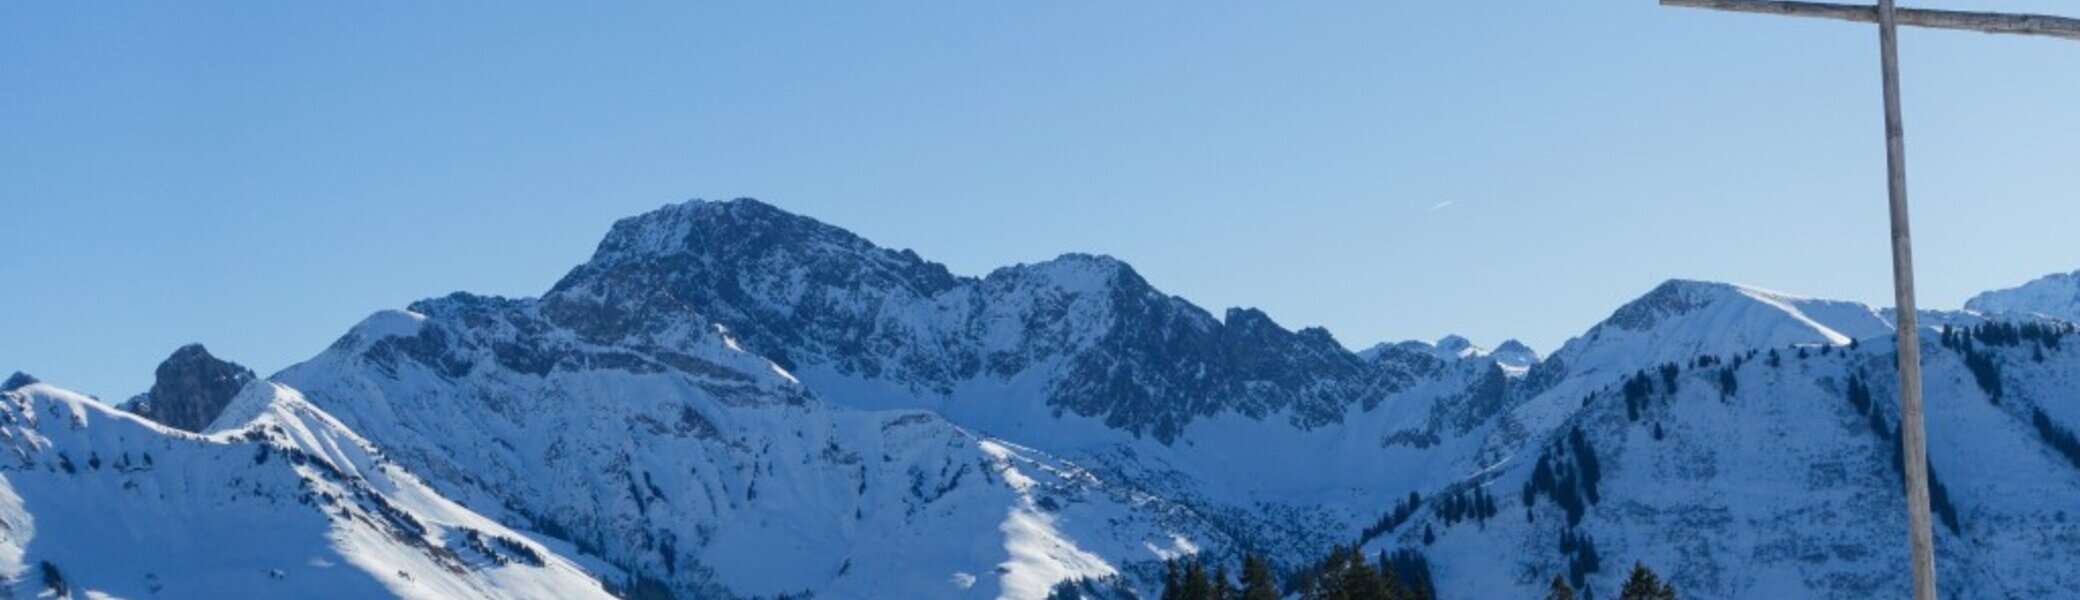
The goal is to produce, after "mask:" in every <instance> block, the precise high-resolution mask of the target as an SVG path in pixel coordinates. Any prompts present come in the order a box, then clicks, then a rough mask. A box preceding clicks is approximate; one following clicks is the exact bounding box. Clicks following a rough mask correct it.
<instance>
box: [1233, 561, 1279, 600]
mask: <svg viewBox="0 0 2080 600" xmlns="http://www.w3.org/2000/svg"><path fill="white" fill-rule="evenodd" d="M1241 597H1242V600H1278V584H1277V582H1275V581H1272V575H1271V564H1270V563H1267V562H1264V558H1263V557H1261V556H1257V555H1256V554H1245V555H1243V556H1242V596H1241Z"/></svg>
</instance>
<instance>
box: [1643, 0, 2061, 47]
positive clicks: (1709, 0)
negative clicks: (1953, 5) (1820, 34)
mask: <svg viewBox="0 0 2080 600" xmlns="http://www.w3.org/2000/svg"><path fill="white" fill-rule="evenodd" d="M1661 5H1662V6H1682V7H1689V8H1709V9H1713V10H1725V11H1733V12H1747V13H1761V14H1768V15H1785V16H1793V17H1813V18H1819V19H1835V20H1840V21H1854V22H1858V23H1876V22H1878V8H1877V7H1875V6H1864V5H1856V4H1828V3H1822V2H1780V1H1777V0H1661ZM1894 16H1895V18H1897V19H1898V21H1899V24H1901V25H1912V26H1915V27H1929V28H1934V29H1958V30H1964V31H1978V32H1982V33H2012V34H2017V35H2041V36H2049V37H2055V38H2064V39H2068V40H2073V41H2080V19H2074V18H2069V17H2057V16H2051V15H2026V14H2007V13H1987V12H1967V11H1956V10H1931V9H1925V8H1900V9H1895V11H1894Z"/></svg>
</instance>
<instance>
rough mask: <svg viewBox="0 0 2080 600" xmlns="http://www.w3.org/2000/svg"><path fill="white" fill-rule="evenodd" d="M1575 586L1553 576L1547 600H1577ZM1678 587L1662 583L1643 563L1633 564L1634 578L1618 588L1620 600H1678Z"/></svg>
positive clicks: (1631, 577) (1565, 579)
mask: <svg viewBox="0 0 2080 600" xmlns="http://www.w3.org/2000/svg"><path fill="white" fill-rule="evenodd" d="M1580 597H1581V596H1576V595H1575V591H1574V586H1570V585H1568V584H1567V578H1566V577H1562V576H1559V575H1554V576H1553V584H1552V585H1551V586H1550V587H1548V588H1547V592H1546V596H1545V600H1576V599H1577V598H1580ZM1678 598H1679V597H1678V596H1677V595H1676V587H1675V585H1673V584H1670V583H1668V582H1665V581H1662V580H1661V576H1660V575H1656V574H1654V570H1653V569H1649V568H1647V566H1646V565H1644V564H1641V563H1632V576H1630V577H1627V578H1625V585H1624V586H1622V587H1619V588H1618V600H1677V599H1678Z"/></svg>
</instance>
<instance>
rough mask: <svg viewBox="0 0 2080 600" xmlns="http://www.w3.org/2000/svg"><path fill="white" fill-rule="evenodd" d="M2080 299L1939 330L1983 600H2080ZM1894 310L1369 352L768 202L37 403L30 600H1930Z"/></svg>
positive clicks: (1690, 304)
mask: <svg viewBox="0 0 2080 600" xmlns="http://www.w3.org/2000/svg"><path fill="white" fill-rule="evenodd" d="M2076 281H2080V273H2076V274H2069V275H2054V276H2051V277H2048V278H2046V279H2043V280H2040V281H2038V282H2033V283H2030V284H2027V285H2024V286H2022V287H2019V288H2016V289H2012V290H2003V291H1996V292H1988V293H1987V294H1985V295H1982V296H1980V297H1979V298H1976V299H1974V300H1973V301H1972V302H1971V303H1969V304H1968V305H1967V306H1965V307H1963V309H1961V310H1956V311H1931V312H1928V313H1926V314H1924V315H1922V317H1921V322H1922V323H1923V325H1924V326H1926V327H1927V330H1926V331H1925V332H1924V335H1923V337H1922V339H1923V346H1924V347H1923V349H1922V353H1923V357H1924V364H1925V369H1926V375H1925V377H1926V387H1927V397H1928V399H1929V400H1928V427H1929V455H1930V459H1931V463H1932V467H1931V471H1932V472H1933V474H1934V476H1935V482H1936V486H1935V494H1934V503H1933V504H1934V507H1935V511H1936V514H1937V517H1938V523H1937V528H1936V539H1937V546H1938V550H1939V552H1938V556H1937V564H1938V572H1939V573H1940V577H1941V582H1942V587H1943V594H1944V596H1945V597H1948V598H1961V599H1996V598H2045V597H2073V596H2075V595H2080V587H2076V586H2080V583H2076V582H2080V560H2076V559H2075V557H2076V556H2080V440H2076V437H2075V434H2074V432H2075V431H2076V430H2080V333H2076V331H2075V326H2074V325H2073V323H2072V320H2073V319H2076V318H2080V284H2076ZM1892 322H1893V319H1892V318H1891V314H1890V313H1888V312H1887V311H1883V310H1878V309H1874V308H1873V307H1870V306H1866V305H1862V304H1858V303H1853V302H1839V301H1827V300H1815V299H1806V298H1799V297H1795V296H1790V295H1785V294H1781V293H1777V292H1771V291H1766V290H1762V289H1757V288H1751V287H1745V286H1740V285H1732V284H1724V283H1710V282H1698V281H1680V280H1678V281H1669V282H1667V283H1664V284H1662V285H1660V286H1658V287H1655V288H1654V289H1652V290H1650V291H1648V292H1646V293H1645V295H1643V296H1641V297H1639V298H1638V299H1637V300H1634V301H1632V302H1630V303H1627V304H1625V305H1624V306H1621V307H1618V308H1617V310H1616V311H1615V312H1613V313H1612V314H1611V316H1610V317H1609V318H1608V319H1606V320H1604V321H1603V322H1601V323H1597V324H1595V325H1594V326H1593V327H1590V328H1589V329H1588V330H1587V331H1586V332H1584V333H1583V334H1582V335H1581V336H1579V337H1577V338H1575V339H1572V340H1570V341H1568V342H1567V343H1566V344H1565V345H1563V346H1561V347H1560V348H1558V349H1557V350H1554V351H1553V352H1552V353H1551V354H1550V355H1547V356H1541V355H1539V354H1538V353H1536V352H1534V351H1532V350H1531V349H1530V348H1527V347H1525V346H1524V345H1523V344H1519V343H1516V342H1513V341H1510V342H1503V343H1501V344H1499V345H1497V346H1496V347H1495V348H1494V349H1493V350H1489V349H1484V348H1481V347H1479V346H1476V345H1474V344H1473V343H1472V342H1470V341H1468V340H1465V339H1463V338H1458V337H1448V338H1446V339H1444V340H1441V341H1439V342H1437V343H1428V342H1399V343H1388V344H1381V345H1378V346H1374V347H1372V348H1370V349H1367V350H1364V351H1361V352H1352V351H1350V350H1348V349H1347V348H1346V346H1345V345H1344V344H1343V343H1341V342H1339V341H1338V340H1336V339H1335V338H1333V337H1331V335H1330V334H1329V332H1327V331H1325V330H1322V329H1316V328H1310V329H1301V330H1298V331H1293V330H1289V329H1286V328H1284V327H1281V326H1280V325H1279V324H1278V323H1276V322H1274V321H1273V320H1272V318H1271V317H1270V316H1269V315H1266V314H1264V313H1262V312H1259V311H1256V310H1250V309H1229V310H1227V311H1226V312H1225V313H1224V314H1219V315H1216V314H1213V313H1210V312H1208V311H1207V310H1205V309H1202V308H1200V307H1198V306H1196V305H1194V304H1192V303H1191V302H1189V301H1187V300H1185V299H1183V298H1179V297H1176V296H1171V295H1167V294H1164V293H1163V292H1161V291H1159V290H1158V289H1156V288H1155V287H1154V286H1152V285H1151V284H1150V283H1149V282H1148V281H1146V280H1144V279H1143V278H1142V277H1141V276H1140V275H1139V274H1137V273H1135V271H1134V269H1133V268H1131V267H1129V266H1128V265H1127V264H1125V263H1123V262H1120V261H1118V260H1115V259H1112V258H1108V257H1103V256H1090V255H1081V254H1069V255H1064V256H1061V257H1059V258H1056V259H1054V260H1050V261H1046V262H1041V263H1038V264H1027V265H1016V266H1010V267H1004V268H1001V269H998V270H996V271H994V272H991V273H989V274H987V275H983V276H980V277H969V276H961V275H955V274H953V273H950V272H949V271H948V270H947V269H946V268H945V267H943V266H941V265H939V264H936V263H932V262H929V261H927V260H925V259H923V258H921V257H919V256H917V255H916V254H915V253H912V252H910V251H907V250H890V249H886V248H882V247H879V246H876V245H874V244H873V243H870V242H868V241H867V240H865V239H862V238H860V237H859V236H856V235H853V234H852V233H850V232H847V231H845V230H843V229H840V228H838V227H834V226H831V225H827V224H824V223H821V222H818V221H815V220H812V219H810V218H807V217H803V216H798V215H794V214H790V213H787V212H784V211H782V210H779V209H777V208H774V207H772V206H769V205H766V204H763V203H760V202H758V201H754V200H748V199H740V200H733V201H727V202H704V201H694V202H688V203H684V204H677V205H672V206H667V207H664V208H662V209H659V210H657V211H654V212H651V213H648V214H644V215H640V216H636V217H632V218H628V219H624V220H622V221H620V222H618V223H615V224H614V226H613V227H612V229H611V230H610V231H609V232H608V233H607V235H606V239H605V240H604V241H602V242H601V243H600V245H599V247H598V250H597V252H596V253H595V254H594V255H593V257H592V258H591V260H590V261H588V262H586V263H585V264H582V265H579V266H578V267H576V268H574V269H572V270H571V271H570V272H569V273H568V274H567V275H565V276H564V277H563V279H562V280H561V281H558V282H556V283H555V284H554V285H553V286H551V287H550V288H549V289H548V291H547V292H546V293H544V294H542V295H541V296H540V297H538V298H500V297H487V296H478V295H472V294H467V293H455V294H451V295H448V296H445V297H441V298H434V299H428V300H422V301H419V302H416V303H413V304H411V305H410V306H408V307H404V308H402V309H397V310H383V311H380V312H376V313H374V314H373V315H371V316H369V317H368V318H367V319H366V320H364V321H362V322H361V323H359V324H357V325H354V326H353V327H352V328H351V329H349V330H347V331H346V333H345V334H344V335H342V336H341V337H340V338H339V339H338V341H337V342H335V343H333V344H332V345H331V346H330V347H328V348H325V349H324V350H323V351H322V352H319V353H318V354H317V355H316V356H315V357H313V358H311V359H310V360H308V361H305V362H303V363H301V364H297V365H295V366H292V367H289V368H287V369H284V370H282V371H281V372H279V373H275V374H273V375H269V376H264V377H263V376H258V375H256V374H254V373H253V372H251V371H249V370H247V369H245V368H243V367H240V366H238V365H236V364H233V363H230V362H228V361H225V360H222V359H219V358H217V357H215V356H212V355H210V353H209V352H208V351H207V350H206V349H204V348H202V347H200V346H190V347H186V348H182V349H180V350H178V351H177V352H175V353H174V354H173V356H172V357H171V358H169V359H168V361H167V362H166V363H165V364H164V365H162V366H161V367H160V368H159V369H158V372H157V373H156V375H157V383H156V384H155V385H154V386H153V387H152V388H151V390H149V391H147V392H145V393H143V394H140V395H139V396H137V397H135V398H132V399H130V400H128V401H125V402H122V403H120V404H108V403H104V402H102V401H100V400H98V399H94V398H88V397H86V396H83V395H80V394H77V393H73V392H70V391H67V390H65V389H62V388H60V387H57V386H54V385H51V384H47V383H43V382H40V381H37V380H36V379H35V378H34V377H30V376H28V375H24V374H16V375H15V376H14V377H13V378H11V379H9V380H7V382H6V383H5V385H4V386H0V446H4V448H5V450H6V452H5V453H4V456H0V576H4V577H5V583H6V587H5V591H4V592H0V595H5V596H7V597H24V598H28V597H49V596H58V597H72V598H88V597H93V598H102V597H121V598H225V597H354V598H360V597H408V598H585V597H612V596H620V597H635V598H687V599H691V598H702V599H707V598H715V599H739V598H743V599H749V598H781V597H787V598H811V597H813V598H823V599H853V598H905V599H907V598H1011V599H1033V600H1038V599H1041V598H1047V597H1049V596H1050V594H1061V595H1062V596H1071V595H1074V596H1077V597H1092V598H1136V597H1139V598H1154V597H1156V596H1157V594H1158V592H1160V587H1161V584H1162V580H1163V572H1164V561H1165V560H1167V559H1173V558H1181V557H1189V556H1196V557H1199V558H1200V559H1201V560H1205V561H1207V562H1210V563H1211V562H1218V563H1221V564H1228V565H1232V564H1235V563H1236V562H1237V561H1238V560H1239V559H1240V557H1241V556H1242V555H1243V553H1245V552H1248V553H1253V554H1257V555H1261V556H1264V557H1267V558H1268V559H1269V560H1270V562H1271V564H1272V565H1273V567H1274V570H1275V571H1277V572H1278V573H1280V574H1281V575H1282V576H1293V575H1295V574H1298V573H1300V572H1302V571H1304V570H1305V569H1306V568H1307V567H1308V566H1309V565H1311V564H1312V563H1313V561H1315V560H1316V559H1318V558H1320V557H1321V556H1323V555H1325V554H1326V553H1327V552H1328V551H1329V550H1330V548H1332V547H1335V546H1339V545H1341V546H1351V545H1357V546H1359V547H1360V548H1362V549H1363V551H1364V552H1366V553H1367V554H1368V555H1381V554H1387V555H1396V556H1403V557H1409V556H1413V557H1418V560H1417V561H1416V562H1419V563H1420V564H1421V565H1423V566H1422V568H1423V569H1426V570H1427V574H1426V575H1425V577H1426V578H1427V579H1428V581H1429V582H1430V583H1431V585H1432V586H1433V587H1434V589H1435V591H1436V594H1437V596H1438V597H1440V598H1535V597H1540V596H1541V595H1543V593H1544V590H1545V589H1546V586H1547V584H1548V583H1549V582H1551V581H1552V580H1553V578H1554V577H1556V576H1559V577H1564V578H1567V579H1569V580H1570V582H1571V583H1572V584H1573V585H1575V586H1576V587H1577V588H1579V589H1584V590H1585V591H1586V592H1587V594H1588V596H1589V597H1598V598H1608V597H1613V596H1615V595H1616V594H1615V592H1616V590H1617V587H1618V585H1619V584H1620V582H1622V581H1623V579H1624V577H1625V575H1626V572H1627V570H1628V569H1629V567H1630V566H1631V565H1632V564H1633V563H1634V562H1642V563H1645V564H1648V565H1652V566H1653V567H1654V568H1655V569H1656V570H1657V571H1660V572H1661V573H1663V574H1664V575H1665V576H1666V577H1667V578H1668V580H1670V581H1671V582H1673V583H1674V584H1675V586H1676V587H1677V588H1678V589H1680V590H1682V592H1683V595H1684V597H1686V598H1834V599H1861V598H1873V597H1904V596H1906V595H1907V592H1908V590H1907V578H1906V577H1905V576H1903V575H1902V573H1903V571H1904V569H1905V565H1906V555H1905V554H1906V544H1905V540H1906V539H1907V532H1906V525H1905V518H1904V515H1905V512H1906V510H1905V507H1904V505H1903V503H1902V500H1901V494H1900V492H1899V490H1900V488H1901V471H1900V467H1899V464H1900V462H1899V458H1898V441H1897V438H1898V429H1897V428H1898V423H1899V419H1898V409H1897V402H1896V400H1895V396H1896V388H1895V383H1894V378H1895V374H1894V366H1893V354H1894V352H1893V346H1894V339H1893V327H1892Z"/></svg>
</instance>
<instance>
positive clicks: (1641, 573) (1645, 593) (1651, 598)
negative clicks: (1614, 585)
mask: <svg viewBox="0 0 2080 600" xmlns="http://www.w3.org/2000/svg"><path fill="white" fill-rule="evenodd" d="M1618 600H1676V588H1675V586H1672V585H1669V584H1667V583H1664V582H1662V581H1661V577H1660V576H1658V575H1655V574H1654V571H1653V570H1652V569H1648V568H1647V566H1646V565H1644V564H1641V563H1632V576H1631V577H1628V578H1626V579H1625V587H1624V588H1622V589H1621V590H1619V592H1618Z"/></svg>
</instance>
